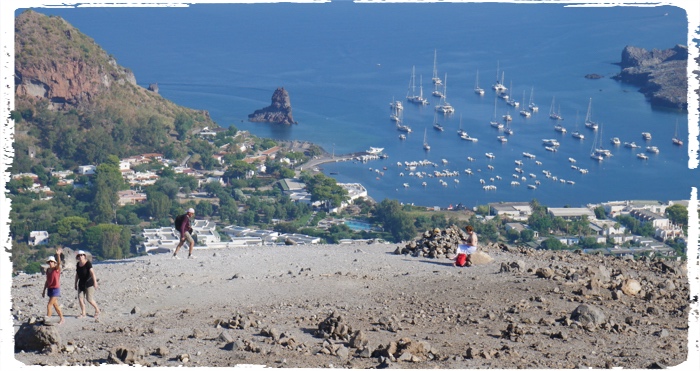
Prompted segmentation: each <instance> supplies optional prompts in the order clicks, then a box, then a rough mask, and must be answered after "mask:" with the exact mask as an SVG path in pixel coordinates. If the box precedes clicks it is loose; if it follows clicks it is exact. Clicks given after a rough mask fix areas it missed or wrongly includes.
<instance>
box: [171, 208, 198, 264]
mask: <svg viewBox="0 0 700 371" xmlns="http://www.w3.org/2000/svg"><path fill="white" fill-rule="evenodd" d="M193 217H194V209H193V208H189V209H187V213H186V214H185V217H184V219H183V221H182V223H180V229H179V232H180V243H179V244H177V247H176V248H175V253H173V258H175V259H180V258H179V257H178V256H177V253H178V251H180V248H181V247H182V245H184V244H185V241H186V242H187V243H188V244H189V245H190V254H189V255H188V256H187V258H188V259H194V255H192V251H193V250H194V239H192V232H193V230H192V226H191V224H190V219H191V218H193Z"/></svg>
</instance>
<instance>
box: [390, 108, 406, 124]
mask: <svg viewBox="0 0 700 371" xmlns="http://www.w3.org/2000/svg"><path fill="white" fill-rule="evenodd" d="M401 112H403V111H402V110H400V109H399V107H398V106H397V105H393V107H392V108H391V115H390V116H389V118H390V119H391V121H396V122H400V121H401Z"/></svg>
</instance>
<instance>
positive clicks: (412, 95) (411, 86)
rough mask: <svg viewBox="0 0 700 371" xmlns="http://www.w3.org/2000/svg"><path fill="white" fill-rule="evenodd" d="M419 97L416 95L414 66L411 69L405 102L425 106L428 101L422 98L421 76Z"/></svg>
mask: <svg viewBox="0 0 700 371" xmlns="http://www.w3.org/2000/svg"><path fill="white" fill-rule="evenodd" d="M420 85H421V86H420V95H416V66H413V68H412V69H411V80H410V81H409V83H408V92H407V93H406V100H407V101H409V102H411V103H416V104H421V105H426V104H428V100H427V99H425V98H423V77H422V76H421V82H420Z"/></svg>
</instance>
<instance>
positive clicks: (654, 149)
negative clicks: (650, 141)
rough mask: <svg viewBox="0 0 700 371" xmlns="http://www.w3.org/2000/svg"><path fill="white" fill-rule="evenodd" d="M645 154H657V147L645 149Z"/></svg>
mask: <svg viewBox="0 0 700 371" xmlns="http://www.w3.org/2000/svg"><path fill="white" fill-rule="evenodd" d="M647 152H649V153H653V154H658V153H659V147H657V146H648V147H647Z"/></svg>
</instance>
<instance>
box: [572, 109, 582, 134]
mask: <svg viewBox="0 0 700 371" xmlns="http://www.w3.org/2000/svg"><path fill="white" fill-rule="evenodd" d="M571 136H572V137H574V138H576V139H580V140H583V139H584V138H585V137H584V136H583V134H581V133H579V131H578V111H576V122H575V123H574V132H573V133H571Z"/></svg>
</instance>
